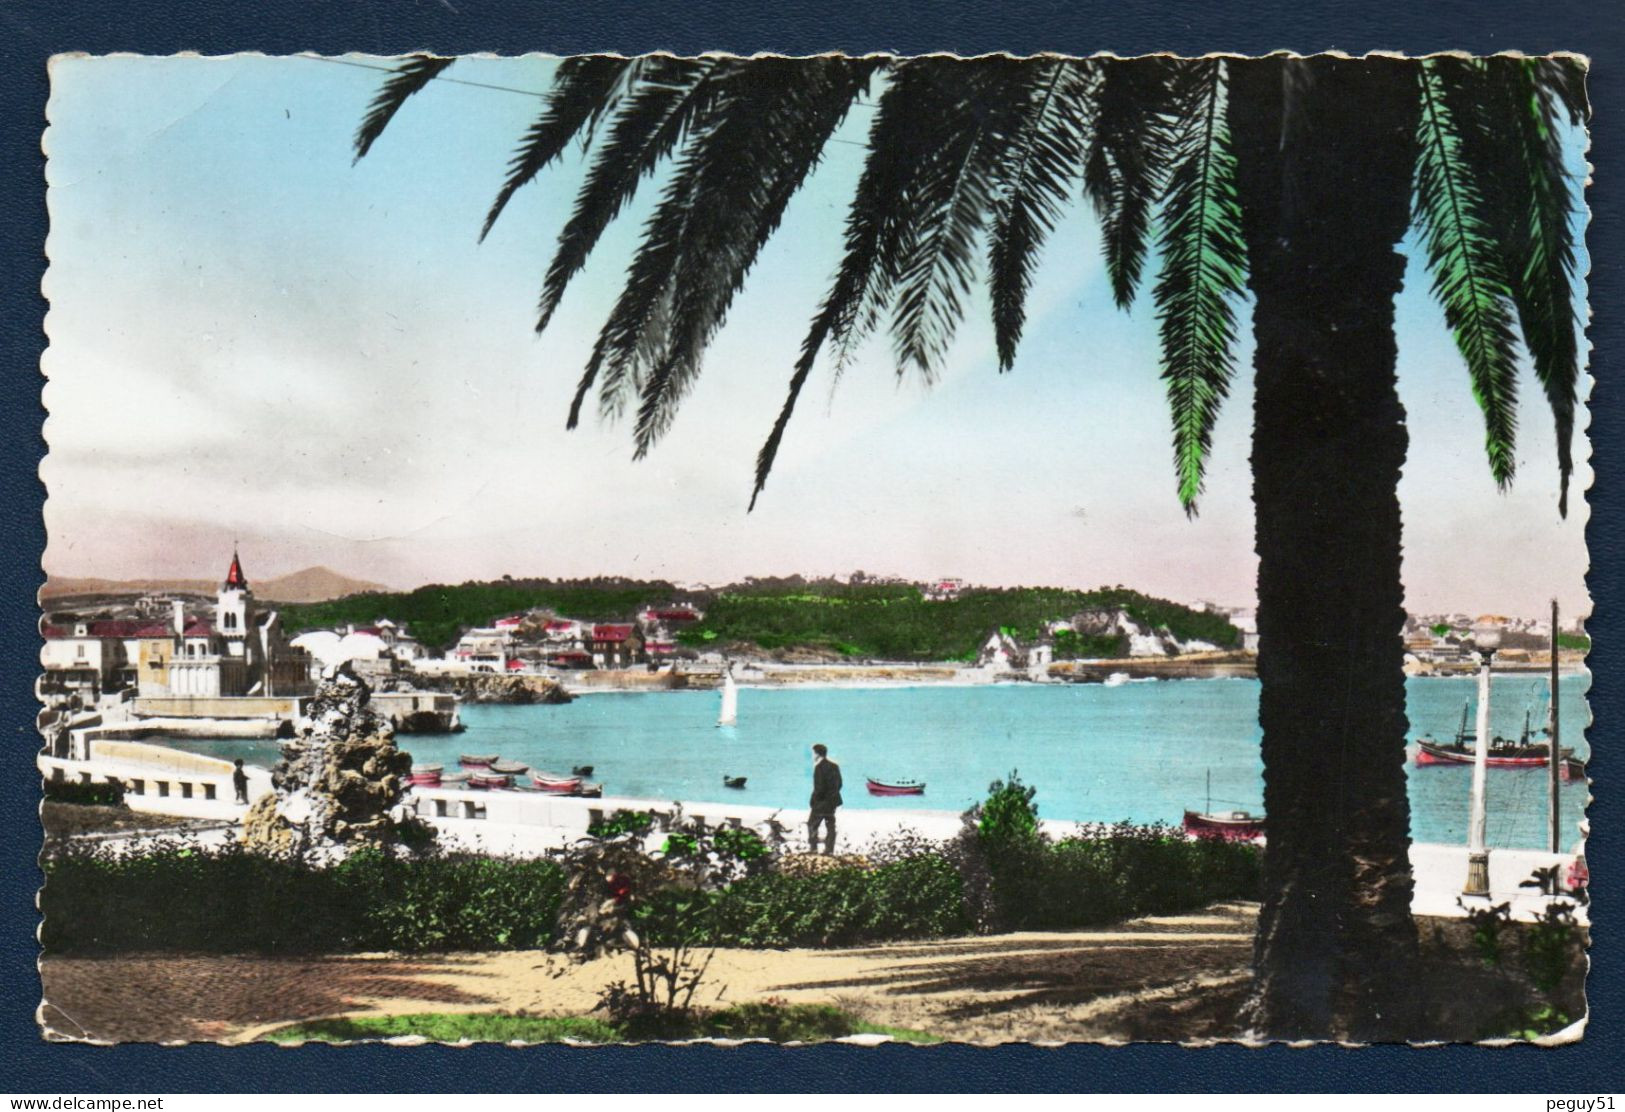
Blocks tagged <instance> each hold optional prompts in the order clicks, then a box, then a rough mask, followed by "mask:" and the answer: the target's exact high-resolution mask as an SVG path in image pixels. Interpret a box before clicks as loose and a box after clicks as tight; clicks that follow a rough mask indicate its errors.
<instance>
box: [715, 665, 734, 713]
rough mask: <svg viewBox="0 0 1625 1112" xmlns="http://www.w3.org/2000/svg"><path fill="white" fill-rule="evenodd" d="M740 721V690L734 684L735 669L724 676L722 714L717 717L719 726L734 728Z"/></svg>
mask: <svg viewBox="0 0 1625 1112" xmlns="http://www.w3.org/2000/svg"><path fill="white" fill-rule="evenodd" d="M738 721H739V688H738V686H737V685H736V684H735V683H734V674H733V669H731V668H730V669H729V670H728V671H726V672H724V673H723V674H722V713H721V714H719V715H717V725H718V726H732V725H734V724H735V723H736V722H738Z"/></svg>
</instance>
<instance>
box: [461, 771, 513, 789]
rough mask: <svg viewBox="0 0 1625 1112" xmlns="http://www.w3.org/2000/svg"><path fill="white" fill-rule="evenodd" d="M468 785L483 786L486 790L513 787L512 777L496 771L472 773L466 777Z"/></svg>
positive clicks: (473, 786)
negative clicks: (501, 774) (498, 773)
mask: <svg viewBox="0 0 1625 1112" xmlns="http://www.w3.org/2000/svg"><path fill="white" fill-rule="evenodd" d="M468 786H469V787H471V788H484V789H486V790H488V791H490V790H500V789H502V788H511V787H513V777H512V776H500V775H497V774H496V773H485V774H480V773H474V774H472V775H470V776H469V778H468Z"/></svg>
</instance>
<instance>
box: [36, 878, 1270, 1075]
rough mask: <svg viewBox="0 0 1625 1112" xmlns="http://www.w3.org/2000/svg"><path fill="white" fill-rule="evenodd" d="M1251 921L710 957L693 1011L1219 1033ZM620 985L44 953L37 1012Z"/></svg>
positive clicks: (255, 1031)
mask: <svg viewBox="0 0 1625 1112" xmlns="http://www.w3.org/2000/svg"><path fill="white" fill-rule="evenodd" d="M1256 910H1257V909H1256V906H1255V905H1251V904H1241V903H1229V904H1219V905H1215V906H1213V907H1211V908H1208V909H1207V910H1205V911H1203V912H1201V913H1198V914H1193V915H1181V916H1167V917H1153V918H1146V919H1139V920H1135V921H1133V922H1130V923H1125V924H1121V925H1118V926H1114V927H1111V928H1107V929H1101V930H1091V931H1053V932H1050V931H1045V932H1024V933H1018V934H1005V935H995V936H990V937H983V938H957V939H941V940H934V941H928V942H918V943H895V944H890V945H885V946H873V947H863V948H855V949H845V950H719V951H717V954H716V956H715V959H714V960H713V963H712V966H711V971H710V976H709V977H708V978H707V983H706V985H705V986H703V987H702V989H701V992H700V994H699V995H698V996H697V997H696V1001H695V1002H696V1003H697V1004H700V1005H702V1006H715V1005H723V1006H726V1005H728V1004H733V1003H742V1002H745V1001H750V1000H760V999H763V998H765V997H779V998H782V999H784V1000H787V1001H791V1002H797V1003H800V1002H807V1003H832V1004H837V1005H839V1006H841V1007H843V1008H846V1009H847V1010H849V1011H852V1012H854V1013H856V1014H858V1015H860V1016H861V1017H863V1018H865V1019H867V1020H869V1021H871V1022H875V1023H883V1024H888V1025H891V1026H898V1027H908V1028H913V1029H916V1030H923V1031H927V1032H930V1033H932V1034H935V1035H939V1036H941V1037H943V1038H947V1039H952V1040H955V1041H965V1042H983V1043H993V1042H1008V1041H1033V1042H1049V1041H1054V1042H1065V1041H1078V1040H1100V1039H1136V1038H1158V1037H1162V1038H1169V1037H1172V1038H1180V1037H1184V1038H1190V1037H1203V1036H1208V1035H1218V1034H1222V1033H1224V1031H1226V1030H1227V1028H1226V1026H1225V1025H1226V1024H1227V1023H1229V1022H1231V1021H1232V1020H1233V1017H1234V1007H1235V1004H1236V1002H1237V1001H1238V1000H1239V998H1240V994H1241V992H1242V991H1243V990H1244V989H1245V986H1246V977H1247V966H1248V962H1249V960H1250V958H1251V952H1252V931H1253V920H1254V916H1255V914H1256ZM629 975H630V963H629V961H628V959H627V958H625V957H624V956H623V957H619V958H609V959H603V960H600V961H594V962H590V963H587V964H585V965H575V964H572V963H569V962H565V961H562V960H560V959H557V958H550V957H549V956H548V955H546V954H543V953H538V952H536V951H517V952H505V953H473V954H451V955H432V956H422V957H412V958H405V957H399V956H395V955H365V954H362V955H342V956H330V957H309V958H268V957H260V956H253V957H229V956H224V957H223V956H218V955H176V954H145V955H133V956H131V955H121V956H116V957H100V958H91V957H76V958H52V959H49V960H47V961H45V962H44V963H43V965H42V976H43V980H44V984H45V997H46V1001H47V1002H46V1003H45V1004H44V1005H43V1006H42V1012H41V1015H42V1018H43V1020H44V1022H45V1025H46V1027H47V1028H48V1030H49V1031H50V1032H52V1033H53V1034H55V1035H57V1036H58V1037H68V1038H75V1039H83V1038H89V1039H93V1040H96V1041H108V1042H129V1041H142V1042H145V1041H156V1042H176V1041H192V1040H201V1041H231V1042H237V1041H245V1040H252V1039H255V1038H258V1037H260V1036H261V1035H263V1033H264V1032H265V1031H267V1030H270V1029H271V1028H274V1027H278V1026H281V1025H283V1024H286V1023H290V1022H294V1021H297V1020H301V1019H311V1018H316V1017H320V1016H331V1015H339V1014H350V1015H360V1014H367V1013H410V1012H426V1011H436V1012H446V1011H469V1012H481V1011H505V1012H516V1011H520V1010H524V1011H527V1012H529V1013H532V1014H583V1013H585V1012H587V1011H589V1010H590V1009H591V1008H592V1007H593V1005H594V1004H595V1003H596V1002H597V996H598V991H599V989H600V988H601V987H602V986H603V985H604V984H605V983H607V982H609V981H613V980H617V979H620V978H624V977H628V976H629Z"/></svg>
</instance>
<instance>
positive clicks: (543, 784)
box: [530, 772, 581, 795]
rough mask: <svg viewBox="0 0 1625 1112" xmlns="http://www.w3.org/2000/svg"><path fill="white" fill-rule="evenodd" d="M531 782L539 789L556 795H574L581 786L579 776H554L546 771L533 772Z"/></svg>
mask: <svg viewBox="0 0 1625 1112" xmlns="http://www.w3.org/2000/svg"><path fill="white" fill-rule="evenodd" d="M530 782H531V784H532V785H533V786H534V787H535V788H536V789H537V790H538V791H544V792H552V793H553V794H554V795H573V794H574V793H575V792H577V791H578V790H580V788H581V777H579V776H554V775H550V774H548V773H546V772H532V773H531V774H530Z"/></svg>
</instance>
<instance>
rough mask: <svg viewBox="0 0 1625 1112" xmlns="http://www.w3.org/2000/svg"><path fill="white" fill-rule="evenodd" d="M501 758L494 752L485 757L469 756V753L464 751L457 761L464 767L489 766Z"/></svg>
mask: <svg viewBox="0 0 1625 1112" xmlns="http://www.w3.org/2000/svg"><path fill="white" fill-rule="evenodd" d="M501 759H502V758H501V756H499V755H498V754H496V753H492V754H490V755H489V756H485V757H480V756H470V755H469V754H467V753H464V754H463V755H462V757H461V758H460V759H459V760H458V762H457V763H458V764H460V765H462V766H463V767H464V768H490V767H491V766H492V765H494V764H496V763H497V762H498V761H500V760H501Z"/></svg>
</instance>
